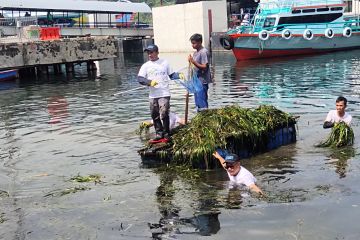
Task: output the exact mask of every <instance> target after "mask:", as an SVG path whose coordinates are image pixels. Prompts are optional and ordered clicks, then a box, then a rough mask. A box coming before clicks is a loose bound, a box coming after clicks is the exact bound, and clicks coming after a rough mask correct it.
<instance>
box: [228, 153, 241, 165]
mask: <svg viewBox="0 0 360 240" xmlns="http://www.w3.org/2000/svg"><path fill="white" fill-rule="evenodd" d="M224 160H225V162H226V163H234V162H237V161H240V158H239V156H238V155H236V154H234V153H229V154H228V155H226V157H225V159H224Z"/></svg>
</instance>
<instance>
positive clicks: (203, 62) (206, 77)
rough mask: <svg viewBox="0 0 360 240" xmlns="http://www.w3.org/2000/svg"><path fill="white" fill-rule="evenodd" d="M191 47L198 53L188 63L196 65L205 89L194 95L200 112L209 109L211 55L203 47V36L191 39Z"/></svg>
mask: <svg viewBox="0 0 360 240" xmlns="http://www.w3.org/2000/svg"><path fill="white" fill-rule="evenodd" d="M190 41H191V46H192V47H193V49H195V50H196V51H195V52H194V54H193V55H191V54H190V55H189V57H188V61H189V62H190V63H191V64H193V65H194V67H195V70H196V74H197V77H198V78H199V80H200V81H201V82H202V86H203V89H202V90H201V91H198V92H196V93H194V98H195V105H196V107H197V110H198V112H199V111H201V110H204V109H207V108H208V107H209V104H208V94H207V91H208V89H209V83H211V75H210V68H209V64H210V53H209V51H208V50H207V49H206V48H205V47H204V46H203V45H202V41H203V40H202V35H201V34H198V33H195V34H194V35H192V36H191V37H190Z"/></svg>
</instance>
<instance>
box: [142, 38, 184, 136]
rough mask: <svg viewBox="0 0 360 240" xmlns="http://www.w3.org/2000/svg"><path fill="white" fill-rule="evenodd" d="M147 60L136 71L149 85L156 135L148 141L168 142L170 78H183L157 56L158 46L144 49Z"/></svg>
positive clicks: (151, 45)
mask: <svg viewBox="0 0 360 240" xmlns="http://www.w3.org/2000/svg"><path fill="white" fill-rule="evenodd" d="M144 51H145V52H147V54H148V56H149V61H147V62H146V63H144V64H143V65H142V66H141V68H140V70H139V73H138V77H137V78H138V81H139V83H140V84H142V85H146V86H149V89H150V93H149V101H150V111H151V118H152V120H153V123H154V128H155V132H156V136H155V138H154V139H153V140H150V143H158V142H168V141H169V137H170V118H169V112H170V88H169V83H170V79H178V78H180V79H181V78H184V76H183V75H182V74H181V73H180V74H179V73H174V72H172V71H171V70H170V66H169V64H168V62H167V61H166V60H164V59H160V58H159V48H158V46H156V45H154V44H150V45H148V46H147V47H146V48H145V50H144Z"/></svg>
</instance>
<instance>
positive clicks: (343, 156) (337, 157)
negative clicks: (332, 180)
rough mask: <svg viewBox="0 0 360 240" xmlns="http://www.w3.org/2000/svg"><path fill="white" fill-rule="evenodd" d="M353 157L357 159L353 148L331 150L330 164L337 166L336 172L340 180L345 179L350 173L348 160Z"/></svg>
mask: <svg viewBox="0 0 360 240" xmlns="http://www.w3.org/2000/svg"><path fill="white" fill-rule="evenodd" d="M353 157H355V149H354V148H353V147H343V148H340V149H330V155H329V161H328V163H329V164H331V165H334V166H335V172H336V173H337V174H338V175H339V178H344V177H346V172H347V171H348V160H349V159H350V158H353Z"/></svg>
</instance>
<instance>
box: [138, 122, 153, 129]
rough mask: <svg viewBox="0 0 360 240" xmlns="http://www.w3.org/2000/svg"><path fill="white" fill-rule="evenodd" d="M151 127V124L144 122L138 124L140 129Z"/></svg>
mask: <svg viewBox="0 0 360 240" xmlns="http://www.w3.org/2000/svg"><path fill="white" fill-rule="evenodd" d="M152 125H153V124H152V123H151V122H147V121H144V122H142V123H141V124H140V128H150V127H151V126H152Z"/></svg>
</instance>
